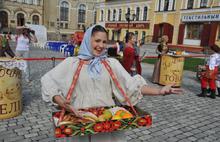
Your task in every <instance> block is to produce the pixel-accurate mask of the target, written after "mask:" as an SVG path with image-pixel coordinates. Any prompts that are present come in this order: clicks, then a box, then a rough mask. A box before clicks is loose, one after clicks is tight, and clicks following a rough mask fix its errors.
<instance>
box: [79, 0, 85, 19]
mask: <svg viewBox="0 0 220 142" xmlns="http://www.w3.org/2000/svg"><path fill="white" fill-rule="evenodd" d="M78 16H79V17H78V22H79V23H85V18H86V6H85V5H84V4H80V5H79V12H78Z"/></svg>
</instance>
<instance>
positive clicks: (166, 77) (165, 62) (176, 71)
mask: <svg viewBox="0 0 220 142" xmlns="http://www.w3.org/2000/svg"><path fill="white" fill-rule="evenodd" d="M183 66H184V57H181V56H170V55H163V56H162V58H161V64H160V79H159V84H161V85H169V84H174V83H175V85H174V86H177V87H178V86H181V82H182V75H183Z"/></svg>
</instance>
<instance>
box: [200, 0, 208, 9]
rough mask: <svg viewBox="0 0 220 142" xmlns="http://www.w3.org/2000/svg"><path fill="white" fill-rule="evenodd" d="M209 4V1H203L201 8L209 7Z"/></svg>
mask: <svg viewBox="0 0 220 142" xmlns="http://www.w3.org/2000/svg"><path fill="white" fill-rule="evenodd" d="M207 4H208V0H201V2H200V7H201V8H202V7H207Z"/></svg>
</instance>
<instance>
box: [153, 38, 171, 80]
mask: <svg viewBox="0 0 220 142" xmlns="http://www.w3.org/2000/svg"><path fill="white" fill-rule="evenodd" d="M168 40H169V38H168V36H167V35H163V36H162V37H161V39H160V44H159V45H158V46H157V49H156V53H157V54H158V60H157V61H156V63H155V64H154V71H153V75H152V82H153V83H159V77H160V64H161V57H162V56H163V55H164V54H166V53H168V52H169V48H168V46H167V42H168Z"/></svg>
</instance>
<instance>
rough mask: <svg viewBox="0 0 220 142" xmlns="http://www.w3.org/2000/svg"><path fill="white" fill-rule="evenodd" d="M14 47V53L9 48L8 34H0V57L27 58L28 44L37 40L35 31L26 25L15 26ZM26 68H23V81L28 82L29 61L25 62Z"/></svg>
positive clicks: (9, 37) (28, 54)
mask: <svg viewBox="0 0 220 142" xmlns="http://www.w3.org/2000/svg"><path fill="white" fill-rule="evenodd" d="M16 33H17V35H16V37H15V41H16V47H15V53H14V52H13V50H12V49H11V46H10V40H11V36H10V34H3V35H0V57H8V56H9V57H11V58H16V59H19V58H29V57H30V53H29V50H30V44H31V43H33V42H37V38H36V36H35V31H34V30H31V29H30V28H28V27H27V26H18V27H17V28H16ZM26 64H27V69H26V70H25V81H26V82H28V83H29V82H30V66H29V63H28V62H26Z"/></svg>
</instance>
